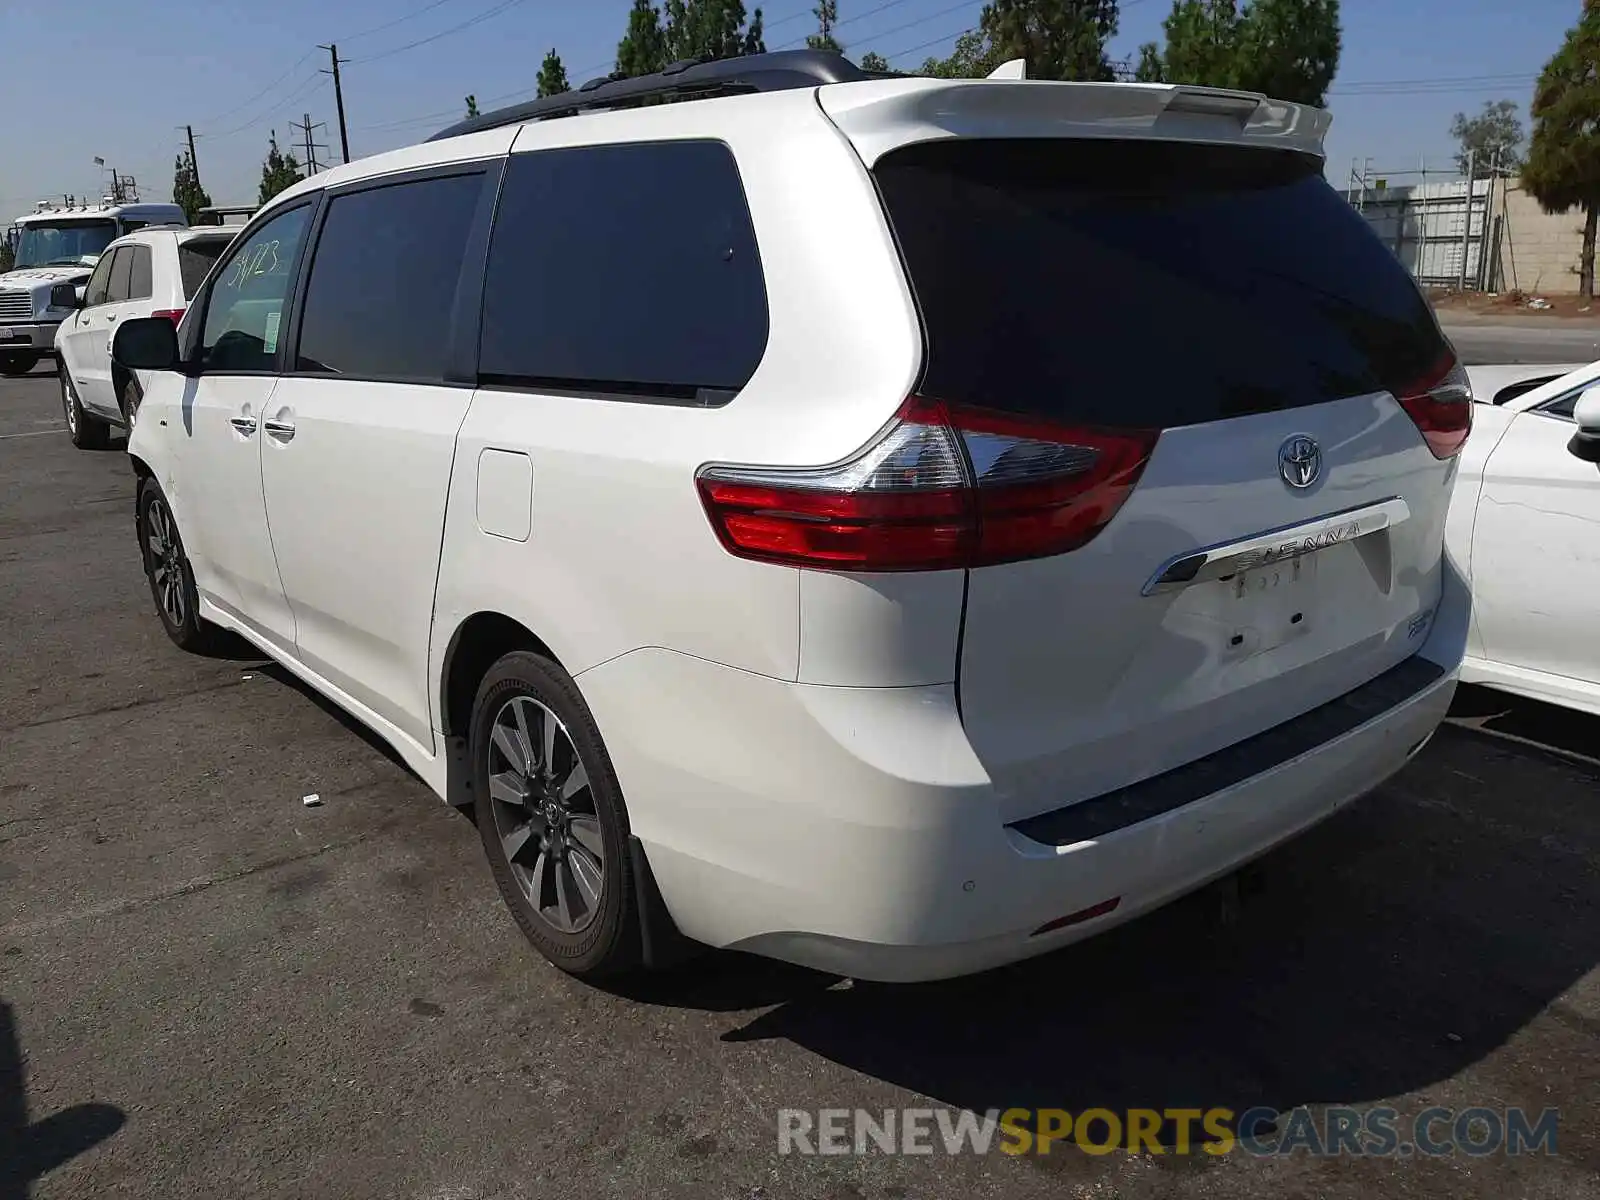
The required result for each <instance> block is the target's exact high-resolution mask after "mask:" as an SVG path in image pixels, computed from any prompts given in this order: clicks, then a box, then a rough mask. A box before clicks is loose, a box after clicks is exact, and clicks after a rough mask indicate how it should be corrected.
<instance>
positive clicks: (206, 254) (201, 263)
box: [178, 238, 228, 300]
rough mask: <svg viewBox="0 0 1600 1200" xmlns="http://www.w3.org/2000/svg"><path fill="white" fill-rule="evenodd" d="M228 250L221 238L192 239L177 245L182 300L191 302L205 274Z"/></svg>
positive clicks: (204, 279)
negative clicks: (181, 280) (181, 282)
mask: <svg viewBox="0 0 1600 1200" xmlns="http://www.w3.org/2000/svg"><path fill="white" fill-rule="evenodd" d="M227 248H228V243H227V242H226V241H224V240H223V239H222V238H193V239H191V240H190V241H187V242H180V243H179V244H178V274H179V276H181V277H182V279H183V298H184V299H185V300H193V299H194V294H195V293H196V292H198V291H199V290H200V285H201V284H202V283H204V282H205V281H206V273H207V272H208V271H210V270H211V268H212V267H213V266H215V265H216V262H217V259H219V258H221V257H222V252H223V251H224V250H226V249H227Z"/></svg>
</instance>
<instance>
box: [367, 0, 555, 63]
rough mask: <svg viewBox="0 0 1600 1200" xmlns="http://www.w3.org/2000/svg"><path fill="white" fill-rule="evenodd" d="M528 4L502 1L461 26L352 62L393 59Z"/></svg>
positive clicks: (511, 0)
mask: <svg viewBox="0 0 1600 1200" xmlns="http://www.w3.org/2000/svg"><path fill="white" fill-rule="evenodd" d="M526 2H527V0H500V3H499V4H496V5H495V6H494V7H492V8H490V9H487V10H485V11H484V12H481V13H479V14H478V15H477V16H475V17H469V18H468V19H467V20H465V21H462V22H461V24H459V25H452V26H451V27H450V28H449V29H441V30H440V31H439V32H438V33H434V34H429V35H428V36H427V37H425V38H418V39H417V40H416V41H414V42H407V43H406V44H405V45H404V46H396V47H395V48H394V49H392V50H383V51H380V52H379V53H377V54H369V55H367V56H366V57H365V58H357V59H353V60H351V61H353V62H364V63H369V62H377V61H379V60H380V59H385V58H391V57H393V56H394V55H396V54H404V53H405V52H406V51H407V50H415V49H416V48H417V47H418V46H426V45H428V44H429V43H430V42H437V41H438V40H439V39H440V38H444V37H449V36H450V35H451V34H453V33H460V32H461V31H462V30H463V29H471V28H472V27H473V26H474V25H478V24H481V23H482V22H484V21H487V20H488V19H489V18H490V17H497V16H499V15H500V14H501V13H503V12H505V11H506V10H507V9H510V8H515V7H516V6H517V5H519V4H525V3H526Z"/></svg>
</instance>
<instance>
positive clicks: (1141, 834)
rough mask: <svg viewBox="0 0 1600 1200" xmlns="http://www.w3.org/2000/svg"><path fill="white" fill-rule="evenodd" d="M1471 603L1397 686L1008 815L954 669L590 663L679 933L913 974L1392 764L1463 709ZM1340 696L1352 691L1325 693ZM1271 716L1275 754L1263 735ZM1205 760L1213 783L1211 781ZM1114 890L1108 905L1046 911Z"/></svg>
mask: <svg viewBox="0 0 1600 1200" xmlns="http://www.w3.org/2000/svg"><path fill="white" fill-rule="evenodd" d="M1465 611H1466V610H1465V607H1464V602H1461V601H1459V600H1458V601H1457V602H1453V603H1451V604H1442V605H1441V607H1440V610H1439V615H1438V617H1437V618H1436V620H1435V624H1434V628H1433V631H1432V633H1431V635H1430V638H1429V640H1428V642H1427V644H1426V645H1425V646H1424V647H1423V648H1422V650H1421V652H1420V654H1421V658H1420V659H1419V660H1418V661H1416V662H1412V661H1411V660H1408V662H1407V663H1403V664H1401V668H1397V669H1396V671H1392V672H1390V673H1389V675H1391V676H1396V678H1395V679H1392V680H1390V686H1389V688H1388V692H1387V695H1385V694H1384V693H1385V688H1384V685H1383V684H1382V682H1381V680H1380V681H1374V683H1375V684H1377V685H1378V686H1377V687H1374V686H1373V685H1367V687H1365V688H1362V689H1357V690H1356V692H1354V693H1351V694H1350V696H1349V697H1346V698H1343V699H1342V700H1340V701H1335V702H1334V704H1333V705H1325V706H1323V709H1319V710H1313V712H1312V713H1308V714H1306V717H1304V718H1299V719H1298V720H1297V721H1291V722H1288V723H1287V724H1286V725H1283V726H1278V727H1276V728H1275V729H1273V730H1269V731H1267V734H1264V735H1262V736H1261V738H1260V739H1249V740H1248V741H1247V742H1244V743H1240V744H1238V745H1237V746H1235V747H1230V748H1229V749H1228V750H1225V751H1223V752H1222V753H1221V754H1220V755H1213V756H1210V758H1209V759H1207V760H1202V761H1201V762H1200V763H1195V764H1190V765H1189V766H1188V767H1184V768H1180V769H1179V770H1177V771H1174V772H1171V773H1169V775H1168V776H1160V777H1157V779H1156V780H1153V781H1149V782H1148V783H1147V784H1144V785H1138V786H1136V787H1135V788H1129V789H1124V790H1123V792H1124V793H1137V794H1136V795H1132V796H1128V795H1124V794H1123V793H1117V794H1114V795H1113V796H1112V797H1103V798H1101V799H1099V800H1097V801H1088V802H1085V803H1084V804H1080V805H1077V806H1074V808H1072V809H1065V810H1062V811H1061V812H1060V813H1050V812H1045V813H1044V814H1043V815H1041V816H1039V817H1036V818H1031V819H1030V820H1027V821H1018V822H1015V823H1014V824H1012V825H1009V826H1008V825H1006V824H1004V823H1002V821H1001V820H1000V818H999V816H998V813H997V805H996V802H995V797H994V793H993V790H992V787H991V785H990V783H989V781H988V777H987V773H986V772H985V770H984V767H983V764H982V762H980V761H979V760H978V758H977V756H976V755H975V753H974V752H973V750H972V747H971V744H970V743H969V742H968V741H967V739H966V737H965V734H964V732H963V730H962V727H961V722H960V718H959V715H958V714H957V712H956V707H955V696H954V689H953V688H952V687H951V686H949V685H941V686H933V687H907V688H841V687H822V686H812V685H805V684H797V683H789V682H784V681H780V680H775V679H770V678H767V677H765V676H760V675H755V674H752V673H750V672H744V671H737V670H733V669H731V668H727V667H722V666H718V665H716V664H713V663H709V662H706V661H704V660H702V659H695V658H691V657H689V656H686V655H680V654H675V653H673V652H671V651H666V650H654V649H652V650H641V651H636V652H634V653H632V654H628V655H624V656H623V657H621V658H619V659H614V660H612V661H611V662H609V663H605V664H602V665H601V666H599V667H596V668H594V669H593V670H591V671H588V672H585V673H584V674H583V675H581V676H580V677H579V680H578V682H579V685H580V687H581V688H582V689H583V693H584V696H585V698H586V699H587V700H588V702H589V705H590V707H591V709H592V710H593V712H594V715H595V717H596V720H597V721H598V722H599V725H600V728H601V732H602V734H603V735H604V736H605V738H606V741H607V745H608V747H609V748H610V750H611V754H612V758H613V760H614V762H615V765H616V768H617V774H618V777H619V779H620V781H621V783H622V787H623V791H624V793H625V795H626V796H627V801H628V806H629V812H630V817H631V820H632V827H633V833H634V834H635V835H636V836H637V837H638V838H639V840H640V842H641V844H642V845H643V847H644V849H645V851H646V853H647V855H648V858H649V862H650V866H651V868H652V870H653V872H654V875H655V878H656V882H657V884H658V886H659V889H660V893H661V897H662V900H663V902H664V904H665V906H666V908H667V909H668V911H669V912H670V913H671V915H672V917H673V919H674V920H675V921H676V923H677V924H678V927H679V928H680V929H681V930H682V931H683V932H684V933H685V934H687V935H688V936H690V937H692V938H695V939H696V940H698V941H701V942H705V943H707V944H709V945H712V946H717V947H725V948H732V949H739V950H746V951H751V952H754V953H757V954H763V955H767V956H770V957H773V958H779V959H784V960H788V961H791V962H795V963H799V964H802V965H805V966H810V967H815V968H818V969H821V970H826V971H832V972H837V973H839V974H844V975H850V976H853V977H857V978H863V979H876V980H885V981H912V980H923V979H936V978H943V977H949V976H954V975H962V974H967V973H970V972H974V971H981V970H985V969H988V968H990V967H995V966H999V965H1002V964H1004V963H1007V962H1012V961H1015V960H1017V959H1021V958H1026V957H1029V956H1031V955H1036V954H1041V953H1044V952H1047V951H1049V950H1053V949H1055V948H1057V947H1060V946H1063V945H1065V944H1067V943H1069V942H1072V941H1076V940H1078V939H1081V938H1084V937H1087V936H1090V935H1092V934H1094V933H1098V932H1101V931H1103V930H1105V929H1107V928H1109V927H1111V926H1113V925H1116V924H1119V923H1121V922H1123V921H1126V920H1128V919H1130V918H1132V917H1135V916H1138V915H1139V914H1141V913H1143V912H1147V911H1149V910H1150V909H1152V908H1155V907H1157V906H1159V905H1161V904H1163V903H1165V902H1166V901H1168V900H1171V899H1174V898H1176V897H1177V896H1179V895H1182V894H1183V893H1185V892H1188V891H1191V890H1193V889H1194V888H1197V887H1200V886H1202V885H1204V884H1205V883H1207V882H1208V881H1210V880H1212V879H1215V878H1217V877H1218V876H1221V875H1224V874H1226V873H1228V872H1229V871H1232V870H1234V869H1235V868H1237V867H1238V866H1240V865H1242V864H1243V863H1246V862H1248V861H1249V860H1251V859H1253V858H1255V857H1257V856H1259V855H1261V854H1263V853H1265V852H1266V851H1268V850H1270V849H1271V848H1272V847H1274V846H1276V845H1277V844H1279V843H1280V842H1283V841H1285V840H1287V839H1288V838H1291V837H1293V836H1295V835H1296V834H1298V833H1300V832H1302V831H1304V830H1306V829H1307V828H1309V827H1311V826H1312V825H1314V824H1316V823H1317V822H1319V821H1321V820H1323V819H1324V818H1326V817H1328V816H1329V815H1331V814H1332V813H1334V812H1336V811H1337V810H1338V809H1339V808H1341V807H1342V806H1344V805H1346V804H1348V803H1349V802H1350V801H1352V800H1354V799H1356V798H1358V797H1359V796H1362V795H1364V794H1365V793H1367V792H1369V791H1371V790H1372V789H1373V788H1375V787H1377V786H1378V785H1380V784H1381V783H1383V782H1384V780H1386V779H1387V778H1389V777H1390V776H1391V775H1393V774H1394V773H1395V772H1397V771H1399V770H1400V769H1401V768H1402V767H1403V766H1404V765H1405V764H1406V762H1407V761H1408V760H1409V759H1410V757H1411V756H1412V755H1413V754H1415V753H1416V752H1417V750H1419V749H1420V748H1421V747H1422V745H1423V744H1424V743H1425V742H1426V741H1427V739H1428V738H1429V737H1430V736H1431V735H1432V733H1433V732H1434V730H1435V729H1436V728H1437V727H1438V725H1439V723H1440V721H1441V720H1442V719H1443V718H1444V716H1445V713H1446V712H1447V710H1448V708H1449V705H1450V701H1451V697H1452V696H1453V694H1454V691H1455V686H1456V677H1457V674H1458V672H1459V668H1460V661H1461V647H1462V644H1463V641H1464V638H1463V632H1464V627H1465V626H1464V618H1465ZM1402 668H1403V670H1402ZM1397 672H1398V673H1399V674H1398V675H1397ZM1400 676H1403V678H1402V677H1400ZM1357 693H1364V696H1358V695H1357ZM1346 701H1350V702H1349V703H1346ZM1333 709H1342V710H1343V711H1342V713H1340V712H1332V711H1324V710H1333ZM1318 714H1321V715H1320V716H1319V715H1318ZM1308 720H1309V724H1308V723H1307V722H1308ZM1290 727H1296V728H1294V729H1291V728H1290ZM1273 738H1275V739H1276V750H1275V751H1273V754H1275V755H1276V757H1272V756H1270V755H1266V756H1264V755H1265V752H1266V751H1268V750H1271V747H1269V746H1263V745H1259V744H1258V745H1254V746H1252V743H1257V742H1260V741H1263V740H1271V739H1273ZM1229 755H1232V756H1234V760H1233V761H1222V762H1217V761H1213V760H1218V759H1224V758H1225V757H1226V756H1229ZM1269 758H1270V761H1269ZM1179 776H1186V778H1185V779H1183V780H1178V781H1177V782H1176V783H1175V782H1174V780H1175V779H1176V777H1179ZM1202 777H1208V778H1209V785H1208V786H1197V780H1199V779H1201V778H1202ZM1180 785H1181V786H1180ZM1186 789H1187V790H1186ZM1047 807H1048V805H1047V804H1040V805H1039V806H1038V808H1039V809H1046V808H1047ZM1095 807H1099V808H1100V809H1101V811H1100V813H1099V815H1098V816H1097V817H1095V818H1093V821H1091V823H1090V824H1088V825H1084V822H1085V821H1086V820H1090V819H1089V818H1087V817H1085V816H1084V813H1085V812H1086V811H1087V810H1090V809H1093V808H1095ZM1036 811H1037V810H1036ZM1075 812H1076V814H1077V815H1076V816H1075V815H1073V814H1074V813H1075ZM1119 812H1120V815H1119ZM1095 822H1098V823H1097V824H1096V823H1095ZM1112 899H1115V901H1116V904H1115V907H1114V908H1112V909H1110V910H1109V911H1103V912H1101V913H1100V914H1099V915H1097V916H1093V917H1091V918H1088V919H1085V920H1081V921H1078V922H1076V923H1073V924H1069V925H1067V926H1065V927H1063V928H1057V929H1053V930H1051V931H1049V932H1044V933H1040V932H1038V931H1039V930H1040V928H1041V927H1042V926H1045V925H1047V924H1049V923H1051V922H1056V921H1058V920H1060V919H1061V918H1063V917H1066V916H1068V915H1069V914H1077V913H1081V912H1082V911H1083V910H1086V909H1092V908H1095V907H1096V906H1104V905H1107V904H1108V903H1109V902H1110V901H1111V900H1112Z"/></svg>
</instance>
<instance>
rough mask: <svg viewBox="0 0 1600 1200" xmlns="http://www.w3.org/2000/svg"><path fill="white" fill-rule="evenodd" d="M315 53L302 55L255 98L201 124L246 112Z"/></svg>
mask: <svg viewBox="0 0 1600 1200" xmlns="http://www.w3.org/2000/svg"><path fill="white" fill-rule="evenodd" d="M315 53H316V51H315V50H307V51H306V52H305V53H304V54H302V55H301V56H300V57H299V59H298V60H296V62H295V64H294V66H292V67H290V68H289V69H288V70H287V71H285V72H284V73H283V74H282V75H279V76H278V77H277V78H276V79H274V80H273V81H272V82H271V83H269V84H267V86H266V87H264V88H262V89H261V90H260V91H259V92H257V93H256V94H255V95H254V96H251V97H250V99H248V100H246V101H244V102H243V103H242V104H236V105H234V106H233V107H232V108H230V109H228V110H227V111H226V112H220V113H218V114H217V115H216V116H214V117H212V118H211V119H210V120H209V121H202V122H200V123H201V124H202V125H216V124H218V123H219V122H222V121H225V120H227V119H228V118H229V117H231V116H233V114H234V113H236V112H240V111H242V110H244V109H246V108H249V107H250V106H251V105H252V104H254V103H255V102H256V101H257V100H259V99H261V97H263V96H265V95H266V94H267V93H268V92H270V91H271V90H272V89H273V88H275V87H277V86H278V85H279V84H280V83H282V82H283V81H284V80H285V79H287V78H289V76H291V75H293V74H294V73H295V72H296V71H298V70H299V69H300V68H301V66H302V65H303V64H305V63H307V62H309V61H310V60H311V56H312V55H313V54H315Z"/></svg>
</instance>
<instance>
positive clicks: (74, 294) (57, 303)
mask: <svg viewBox="0 0 1600 1200" xmlns="http://www.w3.org/2000/svg"><path fill="white" fill-rule="evenodd" d="M50 307H51V308H82V307H83V289H82V288H81V287H79V286H78V285H77V284H75V283H58V284H56V285H55V287H53V288H51V289H50Z"/></svg>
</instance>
